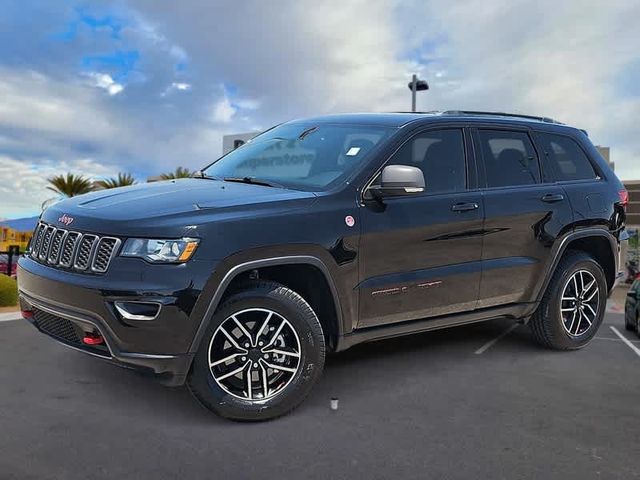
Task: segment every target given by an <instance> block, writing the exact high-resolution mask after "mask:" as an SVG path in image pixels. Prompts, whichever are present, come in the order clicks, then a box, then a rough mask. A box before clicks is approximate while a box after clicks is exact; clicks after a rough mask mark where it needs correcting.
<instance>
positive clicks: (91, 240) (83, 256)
mask: <svg viewBox="0 0 640 480" xmlns="http://www.w3.org/2000/svg"><path fill="white" fill-rule="evenodd" d="M97 238H98V237H96V236H95V235H85V236H83V237H82V240H80V246H79V247H78V253H77V254H76V261H75V263H74V264H73V268H75V269H77V270H86V269H87V267H88V266H89V262H90V261H91V253H92V252H93V245H94V244H95V243H96V240H97Z"/></svg>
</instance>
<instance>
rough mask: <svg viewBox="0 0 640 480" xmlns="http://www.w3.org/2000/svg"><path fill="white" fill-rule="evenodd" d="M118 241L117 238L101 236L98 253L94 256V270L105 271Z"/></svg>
mask: <svg viewBox="0 0 640 480" xmlns="http://www.w3.org/2000/svg"><path fill="white" fill-rule="evenodd" d="M117 244H118V241H117V240H116V239H115V238H101V239H100V240H99V241H98V246H97V248H96V254H95V256H94V257H93V264H92V265H91V269H92V270H93V271H94V272H105V271H106V270H107V267H108V266H109V262H110V261H111V255H113V251H114V249H115V248H116V245H117Z"/></svg>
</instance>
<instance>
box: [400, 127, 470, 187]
mask: <svg viewBox="0 0 640 480" xmlns="http://www.w3.org/2000/svg"><path fill="white" fill-rule="evenodd" d="M388 164H389V165H410V166H414V167H418V168H420V169H421V170H422V173H423V174H424V181H425V184H426V189H425V191H426V192H427V193H446V192H460V191H463V190H465V189H466V167H465V155H464V137H463V134H462V130H460V129H445V130H432V131H429V132H424V133H420V134H418V135H416V136H415V137H413V138H412V139H411V140H409V141H408V142H407V143H405V144H404V145H403V146H402V148H400V150H398V151H397V152H396V154H395V155H394V156H393V157H392V158H391V159H390V161H389V162H388Z"/></svg>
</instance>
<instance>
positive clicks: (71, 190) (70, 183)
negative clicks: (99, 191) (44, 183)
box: [47, 173, 93, 197]
mask: <svg viewBox="0 0 640 480" xmlns="http://www.w3.org/2000/svg"><path fill="white" fill-rule="evenodd" d="M48 182H49V184H50V185H49V186H48V187H47V188H48V189H49V190H52V191H54V192H56V193H57V194H58V195H62V196H64V197H75V196H76V195H82V194H83V193H89V192H90V191H91V190H93V182H92V181H91V180H90V179H88V178H86V177H84V176H83V175H75V174H73V173H67V174H66V176H65V175H55V176H53V177H51V178H49V179H48Z"/></svg>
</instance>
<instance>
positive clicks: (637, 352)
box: [609, 325, 640, 357]
mask: <svg viewBox="0 0 640 480" xmlns="http://www.w3.org/2000/svg"><path fill="white" fill-rule="evenodd" d="M609 328H610V329H611V330H613V333H615V334H616V335H617V336H619V337H620V340H622V341H623V342H624V343H626V344H627V346H628V347H629V348H630V349H631V350H633V351H634V352H635V354H636V355H638V356H639V357H640V348H638V347H636V346H635V345H634V344H633V343H631V342H630V341H629V340H628V339H627V338H625V337H624V336H623V335H622V334H621V333H620V332H619V331H618V329H617V328H616V327H614V326H613V325H609Z"/></svg>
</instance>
